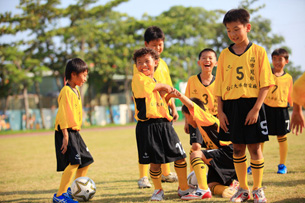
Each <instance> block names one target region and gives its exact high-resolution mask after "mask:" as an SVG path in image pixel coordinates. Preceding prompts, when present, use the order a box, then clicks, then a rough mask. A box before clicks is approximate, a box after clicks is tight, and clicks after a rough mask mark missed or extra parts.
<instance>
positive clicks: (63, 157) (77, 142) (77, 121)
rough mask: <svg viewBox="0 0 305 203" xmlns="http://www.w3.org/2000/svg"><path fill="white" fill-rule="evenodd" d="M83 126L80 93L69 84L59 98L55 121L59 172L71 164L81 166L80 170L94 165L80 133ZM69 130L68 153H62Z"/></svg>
mask: <svg viewBox="0 0 305 203" xmlns="http://www.w3.org/2000/svg"><path fill="white" fill-rule="evenodd" d="M81 125H82V101H81V98H80V93H79V91H78V90H77V93H76V92H74V91H73V89H72V88H71V87H70V85H69V84H67V85H65V86H64V87H63V88H62V90H61V91H60V93H59V96H58V112H57V115H56V119H55V149H56V158H57V171H63V170H64V169H65V168H66V167H67V166H68V165H69V164H71V165H75V164H79V165H80V166H79V168H83V167H85V166H88V165H90V164H91V163H93V158H92V156H91V154H90V152H89V150H88V147H87V146H86V144H85V142H84V141H83V139H82V137H81V135H80V134H79V131H80V129H81ZM61 129H67V130H68V134H69V143H68V147H67V152H66V153H65V154H62V153H61V146H62V140H63V133H62V131H61Z"/></svg>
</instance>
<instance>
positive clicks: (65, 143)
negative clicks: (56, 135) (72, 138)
mask: <svg viewBox="0 0 305 203" xmlns="http://www.w3.org/2000/svg"><path fill="white" fill-rule="evenodd" d="M61 131H62V134H63V138H62V146H61V148H60V150H62V151H61V153H62V154H65V153H66V151H67V147H68V142H69V134H68V130H67V129H66V128H65V129H61Z"/></svg>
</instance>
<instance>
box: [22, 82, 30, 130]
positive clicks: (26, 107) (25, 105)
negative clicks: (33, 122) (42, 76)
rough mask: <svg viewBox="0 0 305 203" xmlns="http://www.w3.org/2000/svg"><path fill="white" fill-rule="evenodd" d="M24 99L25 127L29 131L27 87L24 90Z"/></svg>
mask: <svg viewBox="0 0 305 203" xmlns="http://www.w3.org/2000/svg"><path fill="white" fill-rule="evenodd" d="M23 99H24V109H25V126H26V129H29V127H30V126H29V98H28V88H27V86H25V87H24V88H23Z"/></svg>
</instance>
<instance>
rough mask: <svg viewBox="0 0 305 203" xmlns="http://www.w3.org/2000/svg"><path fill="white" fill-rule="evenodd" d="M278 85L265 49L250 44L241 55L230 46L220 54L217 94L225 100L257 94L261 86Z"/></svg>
mask: <svg viewBox="0 0 305 203" xmlns="http://www.w3.org/2000/svg"><path fill="white" fill-rule="evenodd" d="M274 84H275V82H274V79H273V77H272V72H271V68H270V64H269V60H268V57H267V53H266V51H265V49H264V48H262V47H261V46H258V45H256V44H252V43H250V44H249V46H248V47H247V49H246V51H245V52H244V53H243V54H242V55H236V54H235V53H234V51H233V50H232V49H231V47H229V48H226V49H224V50H223V51H222V52H221V53H220V56H219V59H218V65H217V72H216V80H215V96H220V97H222V99H223V100H230V99H239V98H254V97H258V94H259V90H260V88H262V87H269V86H273V85H274Z"/></svg>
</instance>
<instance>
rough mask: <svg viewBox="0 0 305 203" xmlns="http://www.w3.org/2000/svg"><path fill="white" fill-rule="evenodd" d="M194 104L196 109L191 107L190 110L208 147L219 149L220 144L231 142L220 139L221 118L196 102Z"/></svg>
mask: <svg viewBox="0 0 305 203" xmlns="http://www.w3.org/2000/svg"><path fill="white" fill-rule="evenodd" d="M193 104H194V109H189V111H190V114H191V115H192V116H193V119H194V121H195V122H196V124H197V126H198V129H199V131H200V134H201V135H202V138H203V140H204V143H205V144H206V146H207V149H218V148H219V147H220V146H225V145H229V144H231V143H232V142H230V141H228V142H225V141H220V140H219V139H218V133H219V120H218V119H217V118H216V117H215V116H213V115H212V114H210V113H207V112H205V111H204V110H203V109H201V108H200V107H199V106H198V105H197V104H195V103H194V102H193Z"/></svg>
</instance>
